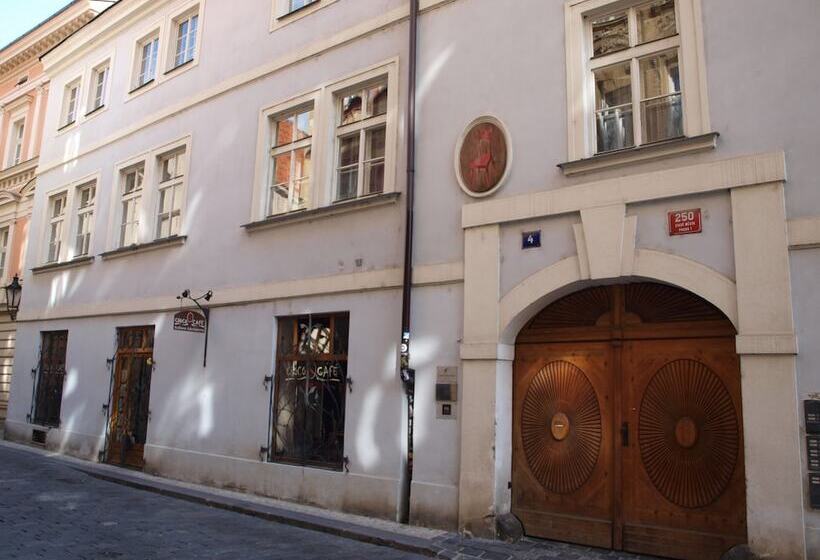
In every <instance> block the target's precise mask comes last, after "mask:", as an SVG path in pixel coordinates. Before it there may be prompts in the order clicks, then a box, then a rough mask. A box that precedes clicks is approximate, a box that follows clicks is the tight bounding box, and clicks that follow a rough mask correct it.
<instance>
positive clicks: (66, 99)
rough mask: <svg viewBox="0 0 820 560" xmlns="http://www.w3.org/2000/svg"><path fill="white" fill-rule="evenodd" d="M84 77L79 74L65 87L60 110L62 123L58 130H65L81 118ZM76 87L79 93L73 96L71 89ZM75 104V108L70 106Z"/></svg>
mask: <svg viewBox="0 0 820 560" xmlns="http://www.w3.org/2000/svg"><path fill="white" fill-rule="evenodd" d="M82 86H83V84H82V77H81V76H77V77H76V78H74V79H73V80H70V81H69V82H68V83H66V85H65V86H64V87H63V102H62V110H61V111H60V125H59V128H58V130H63V129H66V128H68V127H70V126H71V125H73V124H76V123H77V122H78V121H79V120H80V102H81V99H82V89H83V88H82ZM74 88H76V89H77V93H76V94H75V95H74V97H73V98H72V96H71V91H72V90H73V89H74ZM72 102H73V104H74V107H73V110H72V109H71V108H70V107H71V104H72Z"/></svg>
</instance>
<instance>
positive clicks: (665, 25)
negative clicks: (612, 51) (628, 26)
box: [636, 0, 677, 43]
mask: <svg viewBox="0 0 820 560" xmlns="http://www.w3.org/2000/svg"><path fill="white" fill-rule="evenodd" d="M636 12H637V17H638V43H648V42H649V41H655V40H657V39H663V38H665V37H671V36H672V35H674V34H675V33H677V26H676V25H675V0H659V1H657V2H652V3H651V4H646V5H644V6H640V7H638V8H637V9H636Z"/></svg>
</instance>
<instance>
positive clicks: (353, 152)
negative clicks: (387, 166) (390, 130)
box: [336, 83, 387, 200]
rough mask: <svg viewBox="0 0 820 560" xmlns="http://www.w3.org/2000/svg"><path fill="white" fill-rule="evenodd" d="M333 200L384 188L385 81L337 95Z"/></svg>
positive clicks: (374, 191) (364, 194) (366, 193)
mask: <svg viewBox="0 0 820 560" xmlns="http://www.w3.org/2000/svg"><path fill="white" fill-rule="evenodd" d="M337 111H338V116H337V119H336V124H337V129H336V146H337V150H336V154H337V155H336V200H346V199H350V198H355V197H358V196H366V195H369V194H376V193H380V192H382V191H384V163H385V147H386V133H387V84H386V83H376V84H373V85H370V86H367V87H364V88H362V89H356V90H354V91H350V92H347V93H344V94H342V95H339V96H338V105H337Z"/></svg>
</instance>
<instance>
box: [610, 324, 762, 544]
mask: <svg viewBox="0 0 820 560" xmlns="http://www.w3.org/2000/svg"><path fill="white" fill-rule="evenodd" d="M622 368H623V376H624V378H623V385H622V386H623V414H624V420H625V421H626V422H628V427H629V443H628V445H627V446H624V447H623V448H622V456H623V517H624V533H623V534H624V548H625V549H628V550H632V551H635V552H643V553H648V554H659V555H665V556H670V557H674V558H682V559H693V560H695V559H697V560H709V559H712V558H714V559H719V558H720V557H721V555H722V554H723V552H725V551H726V550H727V549H728V548H731V546H733V545H735V544H740V543H744V542H746V522H745V519H746V518H745V514H746V506H745V480H744V469H743V434H742V415H741V395H740V372H739V362H738V357H737V355H736V354H735V351H734V340H733V339H732V338H713V339H687V340H684V339H678V340H641V341H626V342H624V347H623V357H622Z"/></svg>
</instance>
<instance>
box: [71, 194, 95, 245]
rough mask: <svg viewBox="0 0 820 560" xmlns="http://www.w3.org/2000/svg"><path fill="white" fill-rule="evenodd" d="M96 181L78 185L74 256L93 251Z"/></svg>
mask: <svg viewBox="0 0 820 560" xmlns="http://www.w3.org/2000/svg"><path fill="white" fill-rule="evenodd" d="M96 193H97V187H96V183H87V184H85V185H80V186H79V187H77V199H78V201H79V202H78V204H77V235H76V239H75V241H74V256H75V257H84V256H87V255H88V254H89V253H90V252H91V231H92V229H93V227H94V198H95V196H96Z"/></svg>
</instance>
